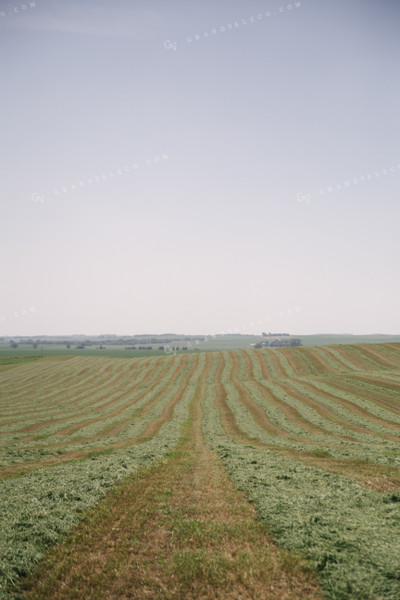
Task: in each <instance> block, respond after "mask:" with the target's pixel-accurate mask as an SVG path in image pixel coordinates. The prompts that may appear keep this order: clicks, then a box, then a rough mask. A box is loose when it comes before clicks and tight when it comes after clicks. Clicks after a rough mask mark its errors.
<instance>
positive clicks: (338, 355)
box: [323, 345, 363, 373]
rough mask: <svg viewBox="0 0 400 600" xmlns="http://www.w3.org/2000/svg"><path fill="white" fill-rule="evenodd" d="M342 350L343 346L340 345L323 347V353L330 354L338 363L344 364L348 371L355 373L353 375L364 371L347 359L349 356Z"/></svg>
mask: <svg viewBox="0 0 400 600" xmlns="http://www.w3.org/2000/svg"><path fill="white" fill-rule="evenodd" d="M341 349H342V346H340V345H335V346H331V345H329V346H324V347H323V351H325V352H329V354H331V355H332V356H333V357H334V358H335V359H336V360H337V361H338V362H340V363H342V365H343V366H344V367H345V368H346V370H347V371H349V372H353V373H354V372H356V373H357V372H359V371H363V369H362V368H361V367H359V366H358V365H357V364H355V363H354V362H352V361H351V360H349V359H348V358H347V356H345V355H344V353H343V352H341V351H340V350H341Z"/></svg>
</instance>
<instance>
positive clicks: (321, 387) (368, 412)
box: [301, 380, 400, 435]
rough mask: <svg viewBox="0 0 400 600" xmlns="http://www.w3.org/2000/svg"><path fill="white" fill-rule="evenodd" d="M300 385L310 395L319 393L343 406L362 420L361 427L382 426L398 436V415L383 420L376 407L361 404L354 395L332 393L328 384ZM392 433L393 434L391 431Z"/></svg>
mask: <svg viewBox="0 0 400 600" xmlns="http://www.w3.org/2000/svg"><path fill="white" fill-rule="evenodd" d="M301 385H302V387H303V388H306V389H308V390H310V392H311V393H320V394H322V396H323V397H326V398H328V399H330V400H331V401H332V402H335V403H337V404H340V405H341V406H344V407H345V408H347V409H348V410H349V411H350V412H351V413H353V414H354V415H357V416H358V417H360V418H361V419H362V420H361V421H359V423H360V424H363V426H367V425H368V427H372V426H374V425H375V424H377V425H380V426H382V427H383V428H384V430H386V431H387V433H390V430H395V431H396V432H397V434H398V435H400V415H399V416H397V415H394V414H393V417H395V419H393V420H392V419H390V418H384V417H382V416H380V415H379V414H377V413H380V411H379V408H378V407H376V406H375V405H373V404H372V403H369V402H362V398H359V399H358V398H357V397H355V396H354V395H353V396H350V395H346V394H343V393H340V391H339V390H337V391H335V393H333V389H332V387H329V382H328V383H324V382H321V381H316V380H314V381H312V382H311V381H310V382H306V381H304V380H302V381H301ZM349 398H350V399H349ZM361 404H362V405H361ZM365 406H368V409H367V408H365ZM374 409H375V410H374ZM387 415H388V417H389V413H387ZM396 417H397V418H396ZM376 431H377V432H378V431H381V429H377V430H376ZM392 433H394V432H393V431H392Z"/></svg>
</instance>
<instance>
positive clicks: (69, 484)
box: [0, 365, 202, 600]
mask: <svg viewBox="0 0 400 600" xmlns="http://www.w3.org/2000/svg"><path fill="white" fill-rule="evenodd" d="M201 367H202V365H200V369H201ZM193 393H194V389H193V384H192V382H189V386H188V387H187V389H186V390H185V392H184V394H183V396H182V398H181V401H180V402H179V403H178V404H177V405H176V406H175V408H174V414H173V419H171V420H169V421H167V422H165V423H164V424H163V425H162V426H161V428H160V430H159V431H158V433H157V435H156V436H155V437H153V438H152V439H151V440H149V441H147V442H143V443H142V444H140V445H135V446H132V447H129V448H127V449H123V450H116V451H114V452H112V453H111V454H103V455H98V456H94V457H92V458H90V459H88V460H85V461H80V462H74V463H67V464H63V465H56V466H53V467H50V468H44V469H39V470H37V471H33V472H31V473H28V474H26V475H23V476H21V477H19V478H18V479H11V480H4V481H0V529H1V531H2V536H1V539H0V557H1V558H0V599H1V600H10V599H11V597H12V596H11V594H10V593H9V592H8V591H7V590H8V589H10V587H11V586H12V584H13V583H14V582H16V581H18V579H19V577H20V576H23V575H24V574H26V573H27V572H28V571H29V570H31V569H32V568H33V566H34V565H35V564H37V563H38V562H39V561H40V559H41V558H42V556H43V553H44V552H45V551H46V549H47V548H49V547H50V546H51V545H53V544H54V543H56V542H57V541H58V540H59V539H60V536H62V535H65V533H67V532H68V531H70V530H71V529H72V528H73V527H74V526H75V525H76V524H77V523H78V522H79V520H80V519H81V518H82V516H83V515H84V514H85V511H87V510H88V509H89V508H90V507H92V506H94V505H96V504H97V502H98V501H99V500H100V499H101V498H102V497H103V496H104V495H105V494H106V493H107V491H108V490H110V489H111V488H112V487H113V486H114V485H115V484H116V483H118V482H119V481H121V479H123V478H125V477H127V476H129V475H132V474H134V473H136V472H137V471H138V469H139V468H140V467H143V466H147V465H151V464H154V463H157V462H160V461H161V460H163V457H164V456H165V454H166V453H167V452H169V451H171V450H172V449H173V448H174V447H175V446H176V444H177V443H178V441H179V438H180V434H181V428H182V424H183V423H184V421H185V420H186V419H187V417H188V406H189V402H190V400H191V398H192V395H193ZM27 540H29V542H27Z"/></svg>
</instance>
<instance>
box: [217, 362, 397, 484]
mask: <svg viewBox="0 0 400 600" xmlns="http://www.w3.org/2000/svg"><path fill="white" fill-rule="evenodd" d="M223 365H224V363H223V362H222V366H223ZM222 372H223V369H222V368H219V369H218V371H217V373H216V376H215V382H214V390H212V389H211V388H209V389H208V396H209V398H214V401H215V402H216V404H217V406H218V411H219V415H220V419H221V424H222V426H223V429H224V431H225V434H226V435H227V436H228V437H230V438H232V439H233V440H236V441H237V442H240V443H241V444H244V445H246V446H248V445H250V446H254V447H263V448H266V449H268V450H270V451H273V452H277V453H279V454H280V455H284V456H289V457H291V458H294V459H295V460H298V461H300V463H302V464H303V463H304V464H311V465H313V466H314V467H315V468H318V469H321V470H322V471H326V472H334V473H339V474H343V475H344V476H346V477H349V476H350V478H351V479H354V478H356V479H359V480H360V483H361V485H364V487H367V488H368V489H377V490H379V491H381V490H382V489H383V490H387V491H390V492H392V491H395V492H397V491H398V490H400V468H396V461H397V465H398V467H399V466H400V463H399V461H398V460H397V459H396V456H397V457H399V456H400V452H399V448H398V445H397V444H396V445H393V444H392V445H391V446H390V447H389V446H388V443H385V444H386V445H383V444H382V445H381V447H379V448H374V449H372V450H371V445H370V444H368V445H367V446H365V447H362V445H361V444H360V443H352V444H346V445H345V444H342V446H332V445H329V446H328V445H327V444H326V442H324V440H326V439H327V438H326V436H324V437H322V438H320V442H319V443H318V444H316V445H313V444H312V443H308V444H301V443H298V442H295V441H293V440H292V439H287V438H286V439H280V438H278V437H274V436H270V435H268V434H267V433H266V432H265V431H262V430H261V429H260V428H259V427H257V426H256V423H255V422H254V419H252V418H251V416H250V415H249V414H247V415H246V414H245V413H242V414H239V413H240V408H239V411H238V409H237V407H238V405H235V403H234V402H232V400H230V401H229V402H228V401H227V397H226V389H225V386H223V385H222V384H221V383H220V382H221V379H222ZM235 411H236V412H235ZM310 442H311V440H310Z"/></svg>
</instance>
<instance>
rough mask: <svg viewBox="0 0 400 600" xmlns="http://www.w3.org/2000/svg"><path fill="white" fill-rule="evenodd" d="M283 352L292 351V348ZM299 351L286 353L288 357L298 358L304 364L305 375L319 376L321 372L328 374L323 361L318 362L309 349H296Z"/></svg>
mask: <svg viewBox="0 0 400 600" xmlns="http://www.w3.org/2000/svg"><path fill="white" fill-rule="evenodd" d="M282 350H291V348H282ZM295 350H298V351H297V352H286V355H287V356H288V357H289V356H291V355H294V356H297V357H299V358H300V360H301V361H302V363H303V375H304V376H309V375H319V374H320V373H321V372H323V373H326V372H327V369H326V367H325V366H324V365H323V364H322V363H321V361H319V360H317V359H316V358H315V357H314V356H313V355H312V353H311V352H310V350H309V348H295ZM297 377H298V376H297Z"/></svg>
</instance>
